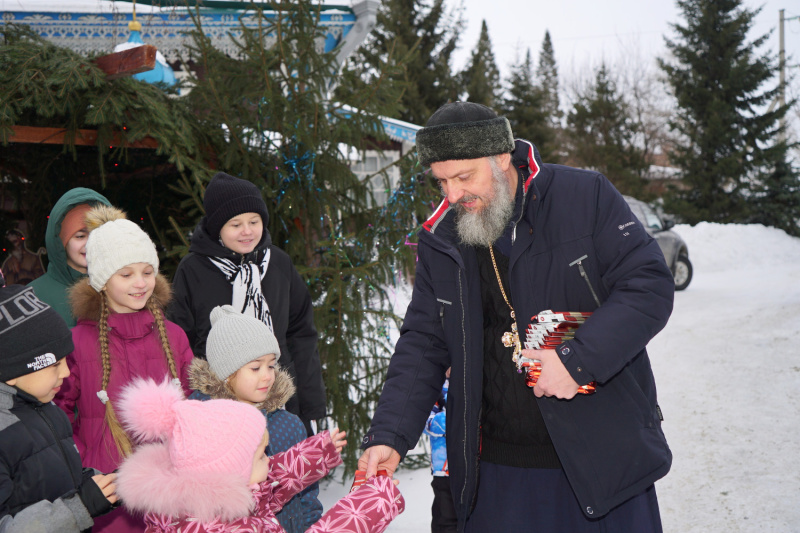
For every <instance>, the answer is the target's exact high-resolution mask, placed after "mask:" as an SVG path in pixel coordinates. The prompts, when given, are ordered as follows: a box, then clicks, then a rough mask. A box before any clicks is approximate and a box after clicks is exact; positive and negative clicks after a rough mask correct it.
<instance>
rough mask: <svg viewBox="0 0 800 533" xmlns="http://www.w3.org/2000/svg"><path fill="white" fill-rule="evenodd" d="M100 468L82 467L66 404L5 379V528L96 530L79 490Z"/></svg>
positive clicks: (1, 429)
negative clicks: (37, 395) (36, 395)
mask: <svg viewBox="0 0 800 533" xmlns="http://www.w3.org/2000/svg"><path fill="white" fill-rule="evenodd" d="M95 473H96V472H95V470H94V469H91V468H88V469H85V470H84V469H83V468H82V467H81V458H80V455H79V454H78V449H77V448H76V447H75V442H74V441H73V440H72V425H71V424H70V423H69V420H68V419H67V415H65V414H64V412H63V411H62V410H61V409H59V408H58V407H56V405H55V404H53V403H52V402H50V403H47V404H43V403H41V402H40V401H38V400H37V399H36V398H34V397H33V396H31V395H29V394H27V393H25V392H23V391H21V390H19V389H17V388H15V387H10V386H8V385H6V384H5V383H0V531H26V532H36V531H42V532H45V531H47V532H49V531H59V532H73V531H74V532H77V531H89V530H91V527H92V524H93V520H92V518H91V516H90V515H89V511H87V509H86V506H85V505H84V504H83V502H82V501H81V499H80V497H79V496H78V494H77V492H76V491H77V490H78V488H79V487H80V485H81V484H82V483H83V480H84V475H86V476H87V477H90V476H92V475H94V474H95ZM98 490H99V489H98Z"/></svg>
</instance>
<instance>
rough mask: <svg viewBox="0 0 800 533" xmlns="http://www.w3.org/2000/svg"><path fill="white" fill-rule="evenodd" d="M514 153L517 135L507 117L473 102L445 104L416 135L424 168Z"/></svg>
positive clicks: (420, 159)
mask: <svg viewBox="0 0 800 533" xmlns="http://www.w3.org/2000/svg"><path fill="white" fill-rule="evenodd" d="M513 151H514V135H513V134H512V133H511V124H509V122H508V119H507V118H505V117H498V116H497V113H495V112H494V111H493V110H492V109H490V108H488V107H486V106H485V105H481V104H475V103H472V102H452V103H449V104H445V105H443V106H442V107H440V108H439V109H437V110H436V112H435V113H434V114H433V115H431V118H430V119H428V123H427V124H425V127H424V128H422V129H421V130H419V131H418V132H417V154H419V162H420V163H422V165H423V166H426V167H427V166H430V164H431V163H436V162H437V161H450V160H452V159H478V158H480V157H489V156H493V155H499V154H507V153H510V152H513Z"/></svg>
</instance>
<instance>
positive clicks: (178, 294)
mask: <svg viewBox="0 0 800 533" xmlns="http://www.w3.org/2000/svg"><path fill="white" fill-rule="evenodd" d="M167 318H169V320H171V321H172V322H174V323H176V324H177V325H179V326H180V327H181V329H182V330H183V331H184V332H185V333H186V337H187V338H188V339H189V346H190V347H192V349H195V350H194V351H196V348H197V346H196V345H195V343H196V342H197V326H196V322H195V319H194V311H193V309H192V291H191V290H189V282H188V279H187V278H186V268H185V267H184V262H183V261H181V263H180V264H179V265H178V269H177V270H176V271H175V277H174V278H173V280H172V300H171V301H170V303H169V306H168V307H167ZM203 355H204V354H203Z"/></svg>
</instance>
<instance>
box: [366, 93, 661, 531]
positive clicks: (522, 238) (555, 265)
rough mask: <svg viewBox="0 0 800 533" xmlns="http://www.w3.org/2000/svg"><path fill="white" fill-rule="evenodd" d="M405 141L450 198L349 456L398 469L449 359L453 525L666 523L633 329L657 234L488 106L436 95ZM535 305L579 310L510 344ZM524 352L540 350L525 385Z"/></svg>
mask: <svg viewBox="0 0 800 533" xmlns="http://www.w3.org/2000/svg"><path fill="white" fill-rule="evenodd" d="M417 151H418V154H419V158H420V162H421V163H422V165H423V166H426V167H430V172H431V173H432V175H433V177H434V178H435V179H436V180H437V181H438V183H439V185H440V186H441V189H442V194H443V196H444V197H445V198H444V200H443V201H442V203H441V205H439V207H438V208H437V209H436V211H435V212H434V213H433V215H432V216H431V217H430V219H428V221H427V222H425V224H424V225H423V229H422V230H421V231H420V233H419V246H418V262H417V270H416V278H415V282H414V291H413V294H412V299H411V303H410V304H409V306H408V310H407V312H406V316H405V321H404V323H403V327H402V329H401V336H400V339H399V340H398V342H397V345H396V348H395V353H394V355H393V357H392V360H391V363H390V365H389V370H388V373H387V376H386V383H385V385H384V389H383V392H382V394H381V398H380V401H379V403H378V407H377V410H376V412H375V415H374V417H373V419H372V425H371V427H370V430H369V432H368V433H367V435H366V436H365V437H364V438H363V441H362V448H364V449H365V452H364V454H363V455H362V457H361V459H360V461H359V467H360V468H361V469H363V470H366V473H367V477H370V476H372V475H374V474H375V473H376V470H378V469H386V470H388V471H389V472H394V470H395V469H396V468H397V466H398V463H399V462H400V460H401V458H402V457H404V456H405V454H406V452H407V451H408V450H409V449H410V448H413V447H414V446H415V444H416V442H417V440H418V438H419V436H420V433H421V432H422V429H423V425H424V423H425V420H426V417H427V415H428V412H429V411H430V407H431V405H433V403H434V402H435V401H436V399H437V396H438V394H439V391H440V390H441V388H442V383H443V381H444V376H445V372H446V371H447V369H448V368H451V375H450V389H449V393H448V400H447V431H446V434H447V457H448V461H449V468H450V482H451V492H452V495H453V500H454V503H455V508H456V514H457V516H458V529H459V531H467V532H481V533H483V532H486V531H497V532H503V533H505V532H517V531H546V532H548V533H553V532H564V533H581V532H587V533H588V532H598V531H614V532H634V531H635V532H637V533H647V532H660V531H661V519H660V516H659V510H658V502H657V500H656V494H655V488H654V486H653V483H654V482H655V481H656V480H657V479H660V478H661V477H662V476H664V475H665V474H666V473H667V471H668V470H669V468H670V465H671V463H672V454H671V452H670V450H669V448H668V446H667V442H666V439H665V437H664V434H663V432H662V430H661V411H660V409H659V408H658V405H657V403H656V389H655V381H654V378H653V373H652V371H651V369H650V361H649V359H648V356H647V351H646V350H645V346H646V345H647V343H648V342H649V341H650V339H651V338H652V337H653V336H654V335H655V334H656V333H658V332H659V331H660V330H661V329H662V328H663V327H664V325H665V324H666V322H667V319H668V318H669V315H670V313H671V312H672V302H673V296H674V283H673V279H672V275H671V274H670V271H669V269H668V268H667V265H666V263H665V261H664V256H663V254H662V253H661V250H660V249H659V247H658V244H657V243H656V242H655V241H654V240H653V239H652V238H651V237H650V236H648V234H647V232H646V231H645V229H644V228H643V227H642V225H641V223H640V222H639V221H638V220H637V219H636V217H635V216H634V215H633V214H632V213H631V210H630V209H629V208H628V205H627V203H626V202H625V200H624V199H623V198H622V196H621V195H620V194H619V192H617V190H616V189H615V188H614V187H613V185H611V183H610V182H609V181H608V180H607V179H606V178H605V177H604V176H603V175H601V174H599V173H597V172H593V171H587V170H579V169H574V168H569V167H564V166H559V165H548V164H543V163H542V161H541V159H540V157H539V153H538V152H537V150H536V148H535V147H534V146H533V145H532V144H531V143H529V142H528V141H524V140H516V141H515V140H514V138H513V135H512V132H511V127H510V124H509V122H508V120H507V119H506V118H505V117H498V116H497V114H496V113H495V112H494V111H492V110H491V109H489V108H488V107H485V106H482V105H479V104H474V103H466V102H455V103H451V104H447V105H444V106H442V107H441V108H440V109H439V110H437V111H436V113H434V114H433V115H432V116H431V118H430V120H429V121H428V123H427V124H426V126H425V127H424V128H423V129H421V130H420V131H419V132H418V133H417ZM544 310H553V311H556V312H591V315H590V316H589V317H588V318H587V319H586V320H585V322H584V323H583V324H582V325H581V326H580V328H579V329H577V330H575V333H574V338H570V339H569V340H565V341H564V342H562V343H561V344H558V345H557V346H556V347H555V349H537V350H528V349H525V350H521V352H520V351H519V350H520V349H521V346H520V342H519V339H518V337H517V336H516V333H517V332H519V333H520V334H522V335H524V332H525V330H526V328H527V326H528V324H529V323H530V321H531V317H533V316H534V315H536V314H538V313H540V312H541V311H544ZM523 340H524V339H523ZM519 357H526V358H529V359H537V360H539V361H541V374H540V376H539V378H538V381H536V385H535V387H533V388H532V389H531V388H530V387H529V386H528V385H527V384H526V380H525V374H524V373H520V372H519V369H518V366H517V364H516V361H518V358H519ZM588 384H592V386H593V387H594V388H595V392H594V393H593V394H578V392H579V390H580V388H581V387H582V386H585V385H588ZM582 392H585V391H582Z"/></svg>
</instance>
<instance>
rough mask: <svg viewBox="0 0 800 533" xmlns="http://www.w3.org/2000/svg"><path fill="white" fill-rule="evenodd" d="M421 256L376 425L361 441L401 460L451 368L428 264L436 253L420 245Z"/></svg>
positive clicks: (426, 416)
mask: <svg viewBox="0 0 800 533" xmlns="http://www.w3.org/2000/svg"><path fill="white" fill-rule="evenodd" d="M418 253H419V260H418V261H417V268H416V275H415V279H414V290H413V293H412V295H411V303H410V304H409V305H408V309H407V310H406V315H405V320H404V321H403V326H402V328H401V329H400V338H399V339H398V341H397V344H396V346H395V352H394V355H392V359H391V361H390V363H389V370H388V371H387V373H386V382H385V383H384V386H383V391H382V392H381V397H380V399H379V400H378V407H377V408H376V410H375V415H374V416H373V418H372V424H371V425H370V429H369V431H368V432H367V435H365V436H364V438H363V439H362V443H361V447H362V448H368V447H370V446H375V445H378V444H384V445H387V446H390V447H391V448H393V449H394V450H396V451H397V452H398V453H399V454H400V456H401V457H405V454H406V453H407V452H408V450H410V449H411V448H413V447H414V446H415V445H416V443H417V441H418V440H419V437H420V435H421V434H422V430H423V428H424V426H425V422H426V420H427V419H428V416H429V415H430V410H431V406H432V405H434V404H435V403H436V399H437V398H438V397H439V395H440V394H441V391H442V384H443V383H444V379H445V372H446V371H447V368H448V367H449V366H450V354H449V353H448V350H447V346H446V344H445V341H444V330H443V327H442V322H441V317H440V312H446V311H444V310H443V309H442V306H443V305H444V304H442V303H440V302H438V301H437V298H436V294H435V293H434V289H433V283H432V278H431V271H430V268H429V266H428V263H429V258H428V254H430V253H434V252H432V251H431V250H430V248H429V247H427V246H423V245H422V244H420V246H419V247H418Z"/></svg>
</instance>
